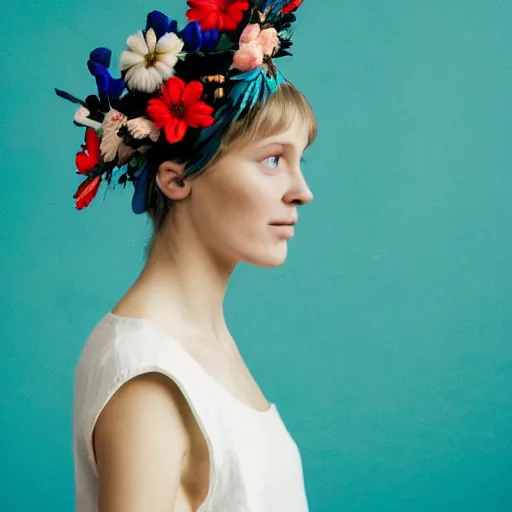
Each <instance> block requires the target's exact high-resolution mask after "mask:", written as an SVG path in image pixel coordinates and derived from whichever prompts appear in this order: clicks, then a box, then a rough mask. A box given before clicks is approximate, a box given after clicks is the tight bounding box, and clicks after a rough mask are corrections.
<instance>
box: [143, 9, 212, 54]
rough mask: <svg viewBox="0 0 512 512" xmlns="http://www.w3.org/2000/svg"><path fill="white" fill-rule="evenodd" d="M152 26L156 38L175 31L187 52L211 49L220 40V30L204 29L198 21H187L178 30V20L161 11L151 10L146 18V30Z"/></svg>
mask: <svg viewBox="0 0 512 512" xmlns="http://www.w3.org/2000/svg"><path fill="white" fill-rule="evenodd" d="M150 28H152V29H153V30H154V31H155V34H156V38H157V39H160V38H161V37H162V36H163V35H165V34H167V33H168V32H173V33H174V34H176V35H177V36H178V37H179V38H180V39H182V40H183V42H184V50H185V52H187V53H194V52H198V51H201V50H202V51H211V50H213V49H214V48H215V46H216V44H217V42H218V40H219V32H218V30H216V29H213V30H202V29H201V26H200V25H199V23H198V22H197V21H191V22H189V23H187V25H186V26H185V28H184V29H183V30H181V31H178V22H177V21H176V20H173V19H172V18H169V17H168V16H166V15H165V14H164V13H162V12H160V11H151V12H150V13H149V14H148V15H147V18H146V31H147V30H149V29H150Z"/></svg>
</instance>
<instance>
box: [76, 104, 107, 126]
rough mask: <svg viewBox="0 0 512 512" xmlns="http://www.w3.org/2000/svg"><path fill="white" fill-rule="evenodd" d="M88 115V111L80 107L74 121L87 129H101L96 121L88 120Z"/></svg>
mask: <svg viewBox="0 0 512 512" xmlns="http://www.w3.org/2000/svg"><path fill="white" fill-rule="evenodd" d="M89 115H90V112H89V110H88V109H86V108H85V107H83V106H80V107H78V110H77V111H76V112H75V117H74V120H75V121H76V122H77V123H78V124H79V125H81V126H88V127H89V128H93V129H94V130H96V131H98V130H99V129H100V128H101V123H98V121H94V120H93V119H89Z"/></svg>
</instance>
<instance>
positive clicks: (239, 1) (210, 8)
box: [187, 0, 249, 32]
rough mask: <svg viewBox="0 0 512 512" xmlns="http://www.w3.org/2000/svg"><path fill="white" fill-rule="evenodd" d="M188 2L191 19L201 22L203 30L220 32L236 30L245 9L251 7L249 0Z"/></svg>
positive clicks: (192, 0)
mask: <svg viewBox="0 0 512 512" xmlns="http://www.w3.org/2000/svg"><path fill="white" fill-rule="evenodd" d="M187 4H188V5H189V6H190V9H189V10H188V11H187V18H188V19H189V20H190V21H197V22H199V25H201V28H202V29H203V30H213V29H217V30H218V31H219V32H222V31H229V30H235V29H236V28H237V27H238V25H239V24H240V22H241V21H242V18H243V17H244V11H246V10H247V9H249V2H248V1H247V0H187Z"/></svg>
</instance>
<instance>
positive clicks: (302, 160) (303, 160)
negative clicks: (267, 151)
mask: <svg viewBox="0 0 512 512" xmlns="http://www.w3.org/2000/svg"><path fill="white" fill-rule="evenodd" d="M274 157H275V158H277V159H278V163H277V164H276V165H279V159H280V158H282V155H270V156H269V157H267V158H265V159H264V160H263V161H264V162H266V161H267V160H268V159H270V158H274ZM305 162H307V160H306V159H305V158H304V157H301V158H300V163H301V164H303V163H305Z"/></svg>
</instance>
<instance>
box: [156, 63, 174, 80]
mask: <svg viewBox="0 0 512 512" xmlns="http://www.w3.org/2000/svg"><path fill="white" fill-rule="evenodd" d="M153 67H154V68H155V69H156V70H157V71H158V72H159V73H160V76H161V77H162V78H164V79H165V78H169V77H171V76H172V75H173V74H174V68H173V67H172V66H168V65H167V64H165V62H161V61H158V60H157V61H156V62H155V64H154V65H153Z"/></svg>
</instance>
